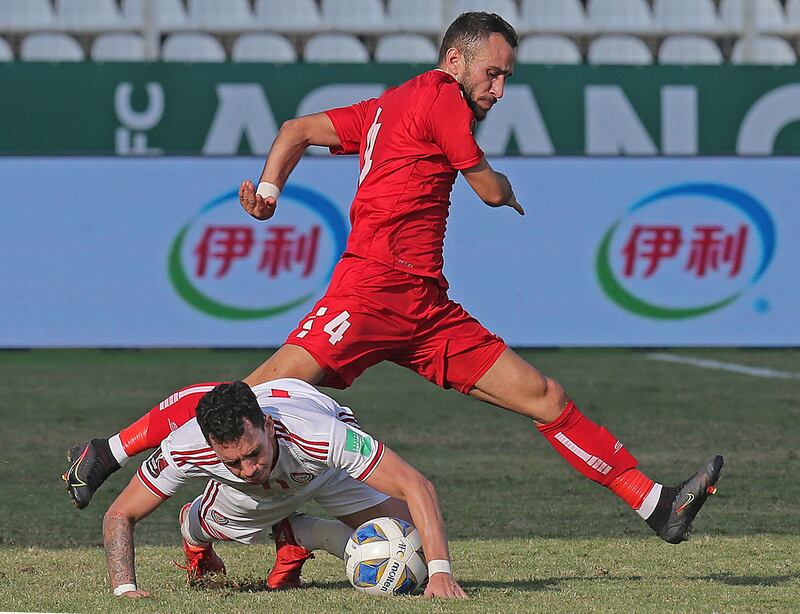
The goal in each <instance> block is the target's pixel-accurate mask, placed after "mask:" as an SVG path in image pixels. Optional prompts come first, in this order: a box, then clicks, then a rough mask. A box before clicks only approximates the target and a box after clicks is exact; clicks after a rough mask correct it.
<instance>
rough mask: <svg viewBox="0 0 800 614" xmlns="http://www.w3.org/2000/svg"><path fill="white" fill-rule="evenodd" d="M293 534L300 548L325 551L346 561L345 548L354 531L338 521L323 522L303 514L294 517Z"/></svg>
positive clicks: (292, 521) (292, 520) (292, 519)
mask: <svg viewBox="0 0 800 614" xmlns="http://www.w3.org/2000/svg"><path fill="white" fill-rule="evenodd" d="M291 523H292V532H293V533H294V538H295V540H296V541H297V545H298V546H302V547H303V548H305V549H306V550H325V552H329V553H330V554H332V555H333V556H335V557H337V558H340V559H344V548H345V546H346V545H347V540H348V539H350V536H351V535H352V534H353V529H351V528H350V527H348V526H347V525H346V524H344V523H343V522H340V521H338V520H323V519H322V518H315V517H314V516H304V515H302V514H300V515H297V516H292V518H291Z"/></svg>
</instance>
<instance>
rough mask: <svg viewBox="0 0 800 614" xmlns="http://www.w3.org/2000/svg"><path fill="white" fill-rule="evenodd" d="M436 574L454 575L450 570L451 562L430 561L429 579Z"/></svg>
mask: <svg viewBox="0 0 800 614" xmlns="http://www.w3.org/2000/svg"><path fill="white" fill-rule="evenodd" d="M435 573H449V574H452V573H453V572H452V570H451V569H450V561H447V560H445V559H434V560H432V561H428V577H430V576H432V575H433V574H435Z"/></svg>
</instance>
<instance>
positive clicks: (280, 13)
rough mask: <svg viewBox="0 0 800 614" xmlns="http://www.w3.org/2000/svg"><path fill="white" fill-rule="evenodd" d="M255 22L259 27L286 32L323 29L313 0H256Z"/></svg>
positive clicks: (309, 31) (307, 31)
mask: <svg viewBox="0 0 800 614" xmlns="http://www.w3.org/2000/svg"><path fill="white" fill-rule="evenodd" d="M256 22H257V23H258V25H259V27H262V28H265V29H267V30H272V31H274V32H284V33H287V34H289V33H296V32H306V33H314V32H319V31H320V30H322V29H323V27H322V17H321V16H320V13H319V7H318V6H317V3H316V2H314V0H256Z"/></svg>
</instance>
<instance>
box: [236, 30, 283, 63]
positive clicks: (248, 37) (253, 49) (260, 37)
mask: <svg viewBox="0 0 800 614" xmlns="http://www.w3.org/2000/svg"><path fill="white" fill-rule="evenodd" d="M231 60H233V61H234V62H277V63H292V62H296V61H297V51H295V49H294V47H293V46H292V43H290V42H289V40H288V39H287V38H285V37H283V36H281V35H280V34H275V33H272V32H251V33H250V34H242V35H241V36H240V37H239V38H237V39H236V41H235V42H234V43H233V49H232V50H231Z"/></svg>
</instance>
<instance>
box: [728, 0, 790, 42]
mask: <svg viewBox="0 0 800 614" xmlns="http://www.w3.org/2000/svg"><path fill="white" fill-rule="evenodd" d="M747 2H753V18H754V19H755V26H756V31H757V32H771V33H774V32H783V31H784V30H785V28H786V23H785V22H786V17H785V16H784V14H783V7H782V6H781V3H780V2H779V1H778V0H747ZM745 8H746V7H745V0H722V2H721V3H720V5H719V14H720V18H721V19H722V23H723V25H724V26H725V29H726V30H729V31H731V32H735V33H737V34H741V33H742V32H743V31H744V23H745V21H744V17H745Z"/></svg>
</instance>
